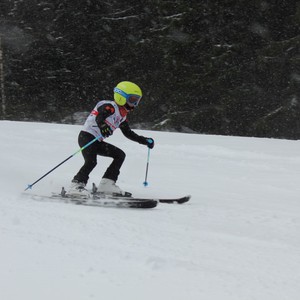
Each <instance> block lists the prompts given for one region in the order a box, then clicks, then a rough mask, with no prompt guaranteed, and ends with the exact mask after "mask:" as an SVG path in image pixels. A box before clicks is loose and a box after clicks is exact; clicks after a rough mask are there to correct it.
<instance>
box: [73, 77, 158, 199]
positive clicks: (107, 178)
mask: <svg viewBox="0 0 300 300" xmlns="http://www.w3.org/2000/svg"><path fill="white" fill-rule="evenodd" d="M141 98H142V91H141V89H140V88H139V87H138V86H137V85H136V84H135V83H132V82H129V81H122V82H120V83H119V84H118V85H117V86H116V87H115V88H114V101H112V100H102V101H100V102H98V103H97V104H96V106H95V108H94V109H93V110H92V112H91V113H90V115H89V116H88V118H87V119H86V121H85V123H84V126H83V129H82V130H81V131H80V133H79V136H78V143H79V146H80V147H83V146H84V145H86V144H87V143H89V142H90V141H92V140H93V139H95V137H98V136H100V138H99V140H98V141H96V142H94V143H92V144H91V145H90V146H88V147H87V148H85V149H84V150H83V151H82V155H83V158H84V165H83V166H82V167H81V169H80V170H79V172H78V173H77V174H76V175H75V176H74V178H73V180H72V184H71V187H70V189H69V191H68V193H69V194H72V195H74V194H75V195H80V196H88V195H89V193H88V191H87V190H86V189H85V186H86V184H87V181H88V179H89V174H90V173H91V171H92V170H93V169H94V168H95V166H96V165H97V155H100V156H106V157H111V158H112V159H113V161H112V163H111V164H110V166H109V167H108V168H107V170H106V172H105V173H104V175H103V177H102V179H101V181H100V184H99V186H98V192H101V193H104V194H116V195H125V194H126V192H125V191H123V190H122V189H121V188H120V187H119V186H117V185H116V184H115V183H116V181H117V179H118V176H119V173H120V168H121V166H122V164H123V162H124V160H125V153H124V152H123V151H122V150H121V149H119V148H118V147H116V146H114V145H111V144H109V143H107V142H104V139H106V138H108V137H109V136H110V135H112V134H113V132H114V130H116V129H117V128H120V129H121V131H122V133H123V134H124V135H125V137H127V138H128V139H130V140H132V141H135V142H138V143H140V144H144V145H146V146H148V147H149V148H151V149H152V148H153V147H154V140H153V139H152V138H146V137H143V136H140V135H138V134H136V133H135V132H133V131H132V130H131V129H130V127H129V124H128V122H127V120H126V116H127V114H128V112H130V111H132V110H133V109H134V108H135V107H137V106H138V104H139V102H140V100H141ZM127 194H128V193H127Z"/></svg>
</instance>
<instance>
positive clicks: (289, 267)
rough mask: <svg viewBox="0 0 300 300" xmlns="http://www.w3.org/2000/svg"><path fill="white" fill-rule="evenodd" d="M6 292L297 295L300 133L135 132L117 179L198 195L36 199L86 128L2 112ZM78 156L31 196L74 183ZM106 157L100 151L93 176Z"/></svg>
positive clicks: (156, 191) (125, 184) (271, 299)
mask: <svg viewBox="0 0 300 300" xmlns="http://www.w3.org/2000/svg"><path fill="white" fill-rule="evenodd" d="M0 128H1V130H0V135H1V140H2V146H1V155H0V165H1V171H0V172H1V173H0V174H1V183H0V186H1V196H0V254H1V255H0V279H1V280H0V299H5V300H17V299H18V300H21V299H30V300H40V299H43V300H48V299H51V300H52V299H106V300H110V299H111V300H115V299H122V300H127V299H131V300H134V299H143V300H148V299H149V300H150V299H151V300H153V299H173V300H177V299H178V300H181V299H189V300H198V299H209V300H211V299H212V300H215V299H216V300H219V299H222V300H224V299H230V300H235V299H236V300H241V299H242V300H248V299H249V300H250V299H251V300H253V299H255V300H261V299H262V300H277V299H278V300H284V299H286V300H298V299H299V297H300V279H299V278H300V276H299V274H300V235H299V232H300V214H299V213H300V202H299V192H300V187H299V183H298V180H299V172H300V151H299V146H300V142H299V141H287V140H275V139H257V138H242V137H224V136H211V135H191V134H180V133H166V132H153V131H152V132H151V131H138V130H137V131H136V132H138V133H140V134H142V135H144V136H151V137H153V138H154V139H155V143H156V145H155V148H154V149H153V150H152V151H151V155H150V165H149V174H148V181H149V187H147V188H145V187H143V185H142V183H143V181H144V176H145V167H146V160H147V148H145V147H144V146H142V145H139V144H136V143H133V142H131V141H129V140H127V139H126V138H125V137H123V136H122V134H121V133H120V132H116V133H114V136H112V137H111V138H110V139H109V142H111V143H113V144H115V145H117V146H119V147H121V148H122V149H123V150H124V151H125V152H126V154H127V157H126V161H125V163H124V166H123V168H122V170H121V175H120V178H119V181H118V184H119V185H120V186H121V187H122V188H124V189H127V190H129V191H132V192H133V193H134V195H135V196H148V197H152V196H154V197H158V196H159V197H168V196H182V195H185V194H191V195H192V199H191V200H190V202H189V203H186V204H183V205H168V204H159V205H158V207H157V208H154V209H149V210H139V209H118V208H97V207H85V206H78V205H71V204H65V203H54V202H53V203H52V202H49V201H45V202H42V201H34V200H32V199H31V198H30V196H28V195H27V196H26V195H24V194H23V191H24V188H26V186H27V184H29V183H32V182H33V181H35V180H36V179H37V178H39V177H40V176H42V175H43V174H44V173H46V172H47V171H49V170H50V169H51V168H53V167H54V166H55V165H57V164H58V163H60V162H61V161H63V160H64V159H65V158H67V157H68V156H69V155H71V154H73V153H74V152H75V151H77V149H78V145H77V135H78V132H79V130H80V126H71V125H57V124H44V123H25V122H9V121H0ZM82 161H83V160H82V157H81V154H79V155H76V156H74V157H73V158H72V159H71V160H70V161H68V162H66V163H65V164H64V165H62V166H61V167H60V168H58V169H57V170H55V171H54V172H53V173H51V174H50V175H48V176H47V177H46V178H44V179H43V180H42V181H40V182H39V183H38V184H37V185H36V186H34V188H33V190H32V191H29V192H26V193H27V194H30V193H34V194H45V195H48V194H50V193H51V192H53V191H59V190H60V188H61V187H62V186H65V187H67V186H68V184H69V182H70V180H71V179H72V177H73V176H74V174H75V173H76V172H77V171H78V169H79V168H80V167H81V164H82ZM109 162H110V159H108V158H99V159H98V165H97V167H96V168H95V170H94V171H93V172H92V174H91V177H90V182H89V184H90V185H91V183H92V182H95V183H98V181H99V180H100V178H101V176H102V174H103V172H104V170H105V169H106V167H107V166H108V164H109Z"/></svg>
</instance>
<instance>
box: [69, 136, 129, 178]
mask: <svg viewBox="0 0 300 300" xmlns="http://www.w3.org/2000/svg"><path fill="white" fill-rule="evenodd" d="M94 138H95V137H94V136H93V135H92V134H90V133H88V132H85V131H81V132H80V133H79V136H78V144H79V146H80V147H83V146H84V145H86V144H87V143H89V142H90V141H92V140H93V139H94ZM82 155H83V158H84V165H83V166H82V167H81V169H80V170H79V172H78V173H77V174H76V175H75V176H74V180H77V181H78V182H84V183H85V184H86V183H87V182H88V179H89V174H90V173H91V172H92V170H93V169H94V168H95V167H96V165H97V155H100V156H106V157H111V158H113V161H112V163H111V164H110V166H109V167H108V168H107V170H106V172H105V173H104V175H103V178H108V179H112V180H113V181H117V179H118V176H119V174H120V168H121V166H122V164H123V162H124V160H125V156H126V155H125V153H124V151H122V150H121V149H119V148H118V147H116V146H114V145H111V144H109V143H106V142H103V141H102V142H99V141H96V142H94V143H92V144H91V145H90V146H88V147H87V148H85V149H84V150H83V151H82Z"/></svg>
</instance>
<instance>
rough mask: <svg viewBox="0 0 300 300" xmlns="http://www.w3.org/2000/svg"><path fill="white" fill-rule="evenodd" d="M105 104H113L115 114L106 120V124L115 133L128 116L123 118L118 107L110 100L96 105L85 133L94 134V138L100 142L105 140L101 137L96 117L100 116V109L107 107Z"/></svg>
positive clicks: (87, 122)
mask: <svg viewBox="0 0 300 300" xmlns="http://www.w3.org/2000/svg"><path fill="white" fill-rule="evenodd" d="M105 104H111V105H112V106H113V107H114V109H115V112H114V113H113V114H112V115H111V116H109V117H107V118H106V120H105V123H106V124H107V125H108V126H109V127H110V128H111V129H112V130H113V131H115V130H116V129H117V128H119V126H120V124H121V123H122V122H124V121H125V120H126V116H124V117H122V116H121V113H120V110H119V107H118V105H117V104H116V103H115V102H114V101H109V100H102V101H100V102H98V103H97V104H96V106H95V107H94V109H93V110H92V112H91V113H90V114H89V116H88V117H87V119H86V121H85V123H84V125H83V129H82V130H83V131H86V132H88V133H90V134H92V135H93V136H94V137H99V140H103V139H104V138H103V137H102V135H101V132H100V129H99V127H98V125H97V122H96V117H97V115H98V113H99V112H98V107H100V106H102V105H105Z"/></svg>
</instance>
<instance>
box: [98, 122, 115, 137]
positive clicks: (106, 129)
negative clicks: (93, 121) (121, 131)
mask: <svg viewBox="0 0 300 300" xmlns="http://www.w3.org/2000/svg"><path fill="white" fill-rule="evenodd" d="M99 128H100V132H101V134H102V136H103V137H104V138H107V137H109V136H110V135H112V134H113V131H112V129H111V128H110V127H109V126H108V125H107V124H106V123H102V124H101V125H100V126H99Z"/></svg>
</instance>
